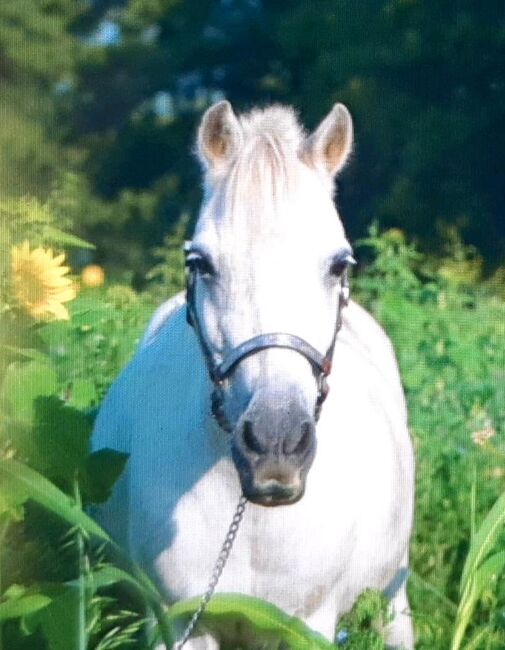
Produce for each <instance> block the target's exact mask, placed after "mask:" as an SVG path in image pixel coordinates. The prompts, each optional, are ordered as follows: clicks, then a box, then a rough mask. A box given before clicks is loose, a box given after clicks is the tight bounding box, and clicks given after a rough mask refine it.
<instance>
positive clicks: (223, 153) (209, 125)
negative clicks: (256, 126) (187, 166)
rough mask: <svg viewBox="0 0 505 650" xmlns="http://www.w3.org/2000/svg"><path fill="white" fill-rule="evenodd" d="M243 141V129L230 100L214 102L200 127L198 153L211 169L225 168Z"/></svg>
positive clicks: (205, 164)
mask: <svg viewBox="0 0 505 650" xmlns="http://www.w3.org/2000/svg"><path fill="white" fill-rule="evenodd" d="M241 141H242V130H241V128H240V124H239V122H238V120H237V118H236V117H235V113H234V112H233V109H232V107H231V104H230V102H228V101H226V100H224V101H221V102H218V103H217V104H214V106H211V107H210V108H209V109H207V111H206V112H205V114H204V116H203V118H202V121H201V123H200V127H199V129H198V155H199V157H200V160H201V161H202V163H203V164H204V166H205V167H206V168H207V169H209V171H217V172H218V171H219V170H221V169H223V168H225V167H226V166H227V165H228V163H229V162H230V161H231V160H232V159H233V158H234V156H235V154H236V153H237V151H238V148H239V145H240V142H241Z"/></svg>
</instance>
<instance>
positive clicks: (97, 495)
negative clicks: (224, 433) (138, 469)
mask: <svg viewBox="0 0 505 650" xmlns="http://www.w3.org/2000/svg"><path fill="white" fill-rule="evenodd" d="M127 460H128V454H123V453H121V452H119V451H115V450H113V449H100V450H99V451H95V452H93V453H92V454H90V455H89V456H88V458H87V460H86V464H85V466H84V468H83V471H82V473H81V476H80V485H81V489H82V492H83V495H84V497H85V500H86V501H87V502H91V503H103V502H105V501H107V499H108V498H109V497H110V495H111V492H112V488H113V486H114V483H115V482H116V481H117V479H118V478H119V477H120V475H121V473H122V472H123V470H124V467H125V465H126V461H127Z"/></svg>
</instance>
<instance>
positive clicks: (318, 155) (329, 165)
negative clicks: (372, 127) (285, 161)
mask: <svg viewBox="0 0 505 650" xmlns="http://www.w3.org/2000/svg"><path fill="white" fill-rule="evenodd" d="M352 137H353V128H352V118H351V114H350V113H349V111H348V110H347V108H346V107H345V106H344V105H343V104H335V105H334V106H333V108H332V109H331V111H330V113H329V114H328V115H327V116H326V117H325V118H324V120H323V121H322V122H321V124H320V125H319V126H318V127H317V129H316V130H315V131H314V133H312V135H310V136H309V137H308V138H307V140H306V141H305V142H304V145H303V148H302V151H301V158H302V160H303V161H304V162H305V163H307V164H308V165H311V166H312V167H315V168H316V169H322V170H323V171H325V172H326V173H328V174H329V175H330V176H332V177H333V176H334V175H335V174H336V173H337V172H339V171H340V170H341V169H342V167H343V166H344V165H345V163H346V161H347V159H348V158H349V154H350V153H351V149H352Z"/></svg>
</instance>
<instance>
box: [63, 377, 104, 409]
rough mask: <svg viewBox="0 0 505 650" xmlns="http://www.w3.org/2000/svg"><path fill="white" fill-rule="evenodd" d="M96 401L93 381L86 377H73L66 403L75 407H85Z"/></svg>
mask: <svg viewBox="0 0 505 650" xmlns="http://www.w3.org/2000/svg"><path fill="white" fill-rule="evenodd" d="M96 401H97V394H96V389H95V382H93V381H89V380H88V379H75V380H74V381H73V382H72V388H71V389H70V397H69V400H68V402H67V403H68V404H69V405H70V406H74V407H75V408H77V409H87V408H89V407H90V406H91V405H92V404H93V403H94V402H96Z"/></svg>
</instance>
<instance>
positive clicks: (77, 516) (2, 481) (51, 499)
mask: <svg viewBox="0 0 505 650" xmlns="http://www.w3.org/2000/svg"><path fill="white" fill-rule="evenodd" d="M0 495H1V496H6V497H7V499H8V501H9V502H10V503H11V504H12V503H16V504H17V505H22V504H24V503H25V502H26V501H28V499H31V500H33V501H35V502H36V503H38V504H39V505H40V506H42V507H43V508H46V509H47V510H49V511H50V512H52V513H53V514H55V515H56V516H58V517H60V518H61V519H63V520H64V521H66V522H67V523H68V524H69V526H79V527H80V528H81V529H82V530H83V531H85V532H86V533H88V534H89V535H93V536H95V537H97V538H99V539H101V540H103V541H106V542H111V539H110V537H109V535H107V533H106V532H105V531H104V530H103V529H102V528H101V527H100V526H99V525H98V524H97V523H95V522H94V521H93V520H92V519H91V518H90V517H88V515H86V514H85V513H84V512H83V511H82V510H81V508H79V506H78V505H77V504H76V502H75V501H74V499H72V498H71V497H69V496H67V495H66V494H65V493H64V492H62V491H61V490H59V489H58V488H57V487H56V486H55V485H53V484H52V483H51V482H50V481H48V480H47V479H46V478H44V477H43V476H41V475H40V474H39V473H38V472H36V471H35V470H33V469H31V468H30V467H27V466H26V465H24V464H23V463H19V462H18V461H15V460H12V459H6V460H1V461H0Z"/></svg>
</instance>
